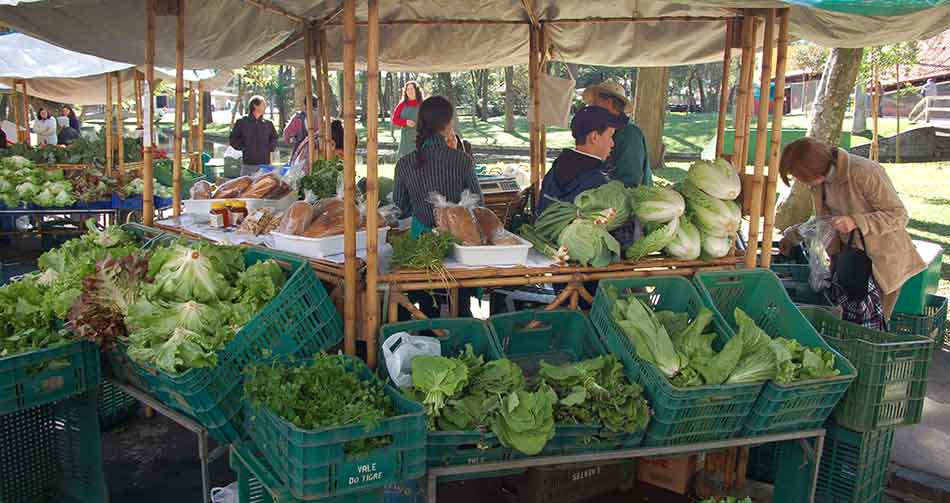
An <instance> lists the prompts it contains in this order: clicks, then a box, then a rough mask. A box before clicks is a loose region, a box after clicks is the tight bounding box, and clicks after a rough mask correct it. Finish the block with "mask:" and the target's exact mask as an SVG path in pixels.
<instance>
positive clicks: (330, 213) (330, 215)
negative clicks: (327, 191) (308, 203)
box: [303, 197, 344, 238]
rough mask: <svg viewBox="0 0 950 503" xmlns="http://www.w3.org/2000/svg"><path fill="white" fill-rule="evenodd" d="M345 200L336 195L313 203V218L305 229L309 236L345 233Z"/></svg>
mask: <svg viewBox="0 0 950 503" xmlns="http://www.w3.org/2000/svg"><path fill="white" fill-rule="evenodd" d="M343 229H344V225H343V200H342V199H338V198H335V197H329V198H326V199H321V200H319V201H317V202H316V203H314V204H313V220H312V221H311V223H310V225H309V226H308V227H307V228H306V229H305V230H304V233H303V235H304V236H305V237H308V238H321V237H325V236H335V235H337V234H343Z"/></svg>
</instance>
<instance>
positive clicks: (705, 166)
mask: <svg viewBox="0 0 950 503" xmlns="http://www.w3.org/2000/svg"><path fill="white" fill-rule="evenodd" d="M686 179H687V180H689V181H690V183H692V184H693V185H695V186H696V187H698V188H699V189H701V190H702V191H703V192H705V193H706V194H709V195H710V196H712V197H715V198H716V199H724V200H729V201H731V200H733V199H735V198H737V197H739V192H740V191H741V190H742V183H741V181H740V180H739V173H738V172H737V171H736V169H735V168H733V167H732V165H731V164H729V162H728V161H726V160H725V159H716V160H715V161H696V162H694V163H693V164H692V165H690V167H689V172H688V173H687V174H686Z"/></svg>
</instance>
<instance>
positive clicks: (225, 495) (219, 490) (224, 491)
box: [211, 481, 238, 503]
mask: <svg viewBox="0 0 950 503" xmlns="http://www.w3.org/2000/svg"><path fill="white" fill-rule="evenodd" d="M211 503H238V483H237V481H234V482H231V483H230V484H228V485H226V486H224V487H212V488H211Z"/></svg>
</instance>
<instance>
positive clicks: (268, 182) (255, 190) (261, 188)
mask: <svg viewBox="0 0 950 503" xmlns="http://www.w3.org/2000/svg"><path fill="white" fill-rule="evenodd" d="M279 185H280V179H279V178H277V175H275V174H273V173H271V174H269V175H264V176H262V177H260V178H258V179H257V180H255V181H254V183H252V184H251V185H250V186H249V187H247V188H246V189H244V191H243V192H241V195H240V196H238V197H240V198H241V199H264V196H266V195H267V194H269V193H270V192H271V191H272V190H274V189H275V188H277V187H278V186H279Z"/></svg>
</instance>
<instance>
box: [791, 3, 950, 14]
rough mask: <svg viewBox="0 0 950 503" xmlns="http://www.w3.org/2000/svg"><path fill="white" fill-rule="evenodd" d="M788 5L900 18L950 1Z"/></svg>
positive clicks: (946, 4) (945, 4)
mask: <svg viewBox="0 0 950 503" xmlns="http://www.w3.org/2000/svg"><path fill="white" fill-rule="evenodd" d="M786 3H789V4H793V5H801V6H803V7H813V8H815V9H822V10H827V11H834V12H845V13H850V14H860V15H862V16H900V15H904V14H912V13H915V12H920V11H922V10H926V9H930V8H932V7H940V6H948V5H950V0H786Z"/></svg>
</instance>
